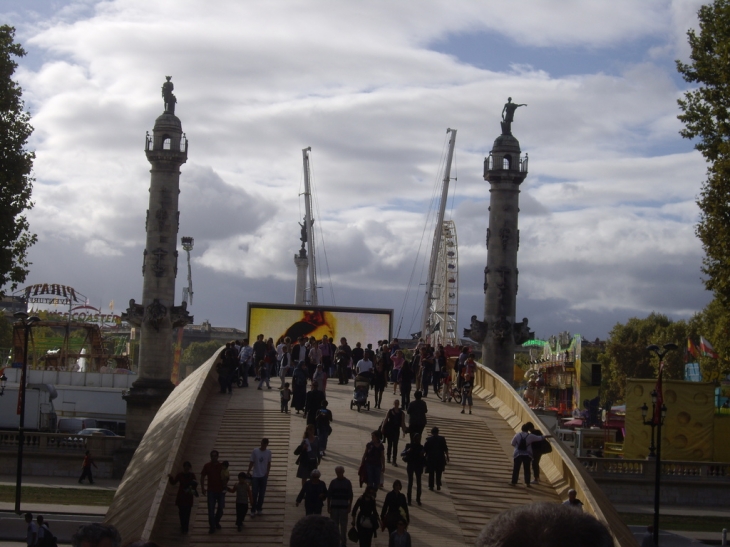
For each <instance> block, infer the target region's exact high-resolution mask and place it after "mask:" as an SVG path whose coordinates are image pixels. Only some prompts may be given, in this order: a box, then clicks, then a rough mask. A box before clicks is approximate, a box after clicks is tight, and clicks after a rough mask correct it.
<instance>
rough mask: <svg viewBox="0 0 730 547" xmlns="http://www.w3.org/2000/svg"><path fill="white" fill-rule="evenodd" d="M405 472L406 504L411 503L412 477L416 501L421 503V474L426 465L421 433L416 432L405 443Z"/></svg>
mask: <svg viewBox="0 0 730 547" xmlns="http://www.w3.org/2000/svg"><path fill="white" fill-rule="evenodd" d="M404 460H405V461H406V474H407V475H408V496H407V498H408V505H411V500H412V497H411V493H412V491H413V477H414V475H415V478H416V503H417V504H418V505H421V475H423V467H424V466H425V465H426V452H425V451H424V450H423V445H422V444H421V434H420V433H416V434H415V435H414V436H413V440H412V441H411V442H410V443H409V444H407V445H406V449H405V458H404Z"/></svg>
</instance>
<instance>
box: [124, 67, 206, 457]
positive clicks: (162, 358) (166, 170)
mask: <svg viewBox="0 0 730 547" xmlns="http://www.w3.org/2000/svg"><path fill="white" fill-rule="evenodd" d="M162 92H163V97H164V98H165V111H164V113H163V114H162V115H161V116H160V117H158V118H157V120H156V121H155V126H154V129H153V131H152V136H150V135H149V134H147V138H146V141H145V153H146V155H147V160H148V161H149V162H150V164H151V165H152V169H151V170H150V173H151V177H150V190H149V194H150V195H149V209H148V210H147V220H146V222H145V231H146V233H147V240H146V246H145V250H144V254H143V259H142V276H143V278H144V282H143V289H142V304H137V303H136V302H135V301H134V300H131V301H130V306H129V309H127V311H126V313H125V314H124V315H123V316H122V318H123V319H124V320H126V321H127V322H128V323H130V324H132V325H135V326H138V327H139V328H140V333H141V335H140V350H139V363H138V379H137V380H136V381H135V382H134V384H133V385H132V388H131V389H130V390H129V393H128V394H127V395H126V396H125V397H124V398H125V400H126V401H127V424H126V434H125V437H126V445H127V446H137V445H138V444H139V442H140V441H141V440H142V437H143V436H144V434H145V432H146V431H147V428H148V427H149V424H150V422H151V421H152V419H153V418H154V416H155V414H156V413H157V411H158V410H159V408H160V406H162V403H163V402H164V401H165V399H167V396H168V395H169V394H170V392H171V391H172V390H173V388H174V387H175V386H174V385H173V383H172V382H171V381H170V375H171V373H172V361H173V347H172V343H173V329H174V328H177V327H182V326H184V325H186V324H188V323H192V320H193V318H192V317H191V316H190V315H189V314H188V312H187V303H186V302H183V303H182V305H181V306H175V305H174V300H175V278H176V276H177V257H178V252H177V233H178V228H179V219H180V212H179V209H178V195H179V194H180V166H181V165H182V164H183V163H185V162H186V161H187V157H188V142H187V139H186V138H185V134H184V133H183V131H182V124H181V123H180V120H179V119H178V118H177V116H175V103H176V99H175V96H174V95H173V94H172V82H170V78H169V77H168V79H167V82H166V83H165V85H163V88H162Z"/></svg>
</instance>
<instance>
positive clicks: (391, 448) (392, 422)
mask: <svg viewBox="0 0 730 547" xmlns="http://www.w3.org/2000/svg"><path fill="white" fill-rule="evenodd" d="M405 416H406V415H405V412H403V411H402V410H401V408H400V401H399V400H398V399H396V400H395V401H393V407H392V408H391V409H390V410H388V413H387V414H386V415H385V418H384V419H383V425H382V426H381V427H380V430H381V431H382V433H383V436H384V437H385V440H386V442H387V444H388V450H387V456H388V463H391V456H392V457H393V459H392V462H393V467H398V439H399V438H400V432H401V431H403V434H404V435H405V433H406V423H405Z"/></svg>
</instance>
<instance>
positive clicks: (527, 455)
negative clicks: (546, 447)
mask: <svg viewBox="0 0 730 547" xmlns="http://www.w3.org/2000/svg"><path fill="white" fill-rule="evenodd" d="M544 438H546V437H545V436H538V435H533V434H532V433H530V425H529V423H526V424H524V425H523V426H522V431H520V432H519V433H517V434H516V435H515V436H514V437H513V438H512V446H513V447H514V449H515V451H514V454H513V455H512V459H513V461H514V463H513V466H512V482H510V484H511V485H512V486H517V479H518V477H519V475H520V467H523V468H524V471H525V484H526V485H527V486H530V474H531V473H530V463H531V462H532V443H535V442H537V441H541V440H543V439H544Z"/></svg>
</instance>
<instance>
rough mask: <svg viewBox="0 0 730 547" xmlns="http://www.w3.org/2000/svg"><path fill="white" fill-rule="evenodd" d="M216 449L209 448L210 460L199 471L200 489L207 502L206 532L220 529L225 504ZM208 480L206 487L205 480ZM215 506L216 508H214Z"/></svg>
mask: <svg viewBox="0 0 730 547" xmlns="http://www.w3.org/2000/svg"><path fill="white" fill-rule="evenodd" d="M218 457H219V455H218V451H217V450H211V452H210V461H209V462H208V463H206V464H205V465H204V466H203V470H202V471H201V472H200V491H201V492H202V493H203V495H204V496H207V502H208V533H209V534H214V533H215V531H216V530H220V528H221V525H220V522H221V518H222V517H223V509H224V508H225V505H226V493H225V491H224V485H223V464H222V463H221V462H219V461H218ZM206 479H207V480H208V488H207V489H206V488H205V481H206ZM216 507H217V508H216Z"/></svg>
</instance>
